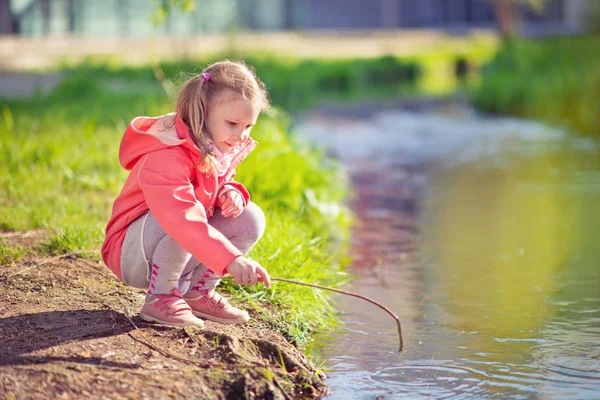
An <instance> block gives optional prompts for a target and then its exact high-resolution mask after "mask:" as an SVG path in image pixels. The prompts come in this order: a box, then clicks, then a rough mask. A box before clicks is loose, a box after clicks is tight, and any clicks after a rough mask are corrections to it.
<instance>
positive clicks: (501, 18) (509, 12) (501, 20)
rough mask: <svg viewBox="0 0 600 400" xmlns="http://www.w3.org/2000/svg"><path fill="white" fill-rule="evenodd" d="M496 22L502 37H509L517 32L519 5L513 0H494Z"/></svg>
mask: <svg viewBox="0 0 600 400" xmlns="http://www.w3.org/2000/svg"><path fill="white" fill-rule="evenodd" d="M494 8H495V10H496V23H497V24H498V29H499V30H500V33H501V34H502V37H504V38H505V39H509V38H511V37H513V36H515V35H516V34H517V33H518V28H519V7H518V4H517V2H516V1H515V0H494Z"/></svg>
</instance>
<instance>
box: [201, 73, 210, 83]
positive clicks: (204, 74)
mask: <svg viewBox="0 0 600 400" xmlns="http://www.w3.org/2000/svg"><path fill="white" fill-rule="evenodd" d="M202 77H204V82H208V81H209V79H210V74H209V73H208V72H203V73H202Z"/></svg>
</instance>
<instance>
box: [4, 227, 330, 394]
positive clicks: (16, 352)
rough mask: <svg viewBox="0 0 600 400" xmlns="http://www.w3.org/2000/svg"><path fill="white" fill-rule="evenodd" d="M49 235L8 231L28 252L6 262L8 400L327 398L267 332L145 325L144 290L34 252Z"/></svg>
mask: <svg viewBox="0 0 600 400" xmlns="http://www.w3.org/2000/svg"><path fill="white" fill-rule="evenodd" d="M43 236H44V233H43V232H27V233H7V232H4V233H0V239H1V240H3V241H5V242H8V243H14V244H15V245H16V244H18V245H20V246H25V247H26V248H28V253H27V255H26V256H24V257H23V258H22V259H20V260H19V261H17V262H12V263H9V264H5V265H1V266H0V398H3V399H81V398H85V399H124V398H132V399H133V398H135V399H145V398H148V399H169V398H177V399H188V398H189V399H253V398H257V399H301V398H318V397H321V396H322V395H323V394H325V387H324V385H323V383H322V381H323V379H324V378H325V377H324V375H323V374H322V373H320V372H319V370H318V369H317V368H316V367H315V365H313V364H312V363H311V362H310V361H309V360H308V359H307V358H306V357H305V356H304V355H303V354H302V352H301V351H300V350H299V349H297V348H296V347H294V346H293V345H291V344H290V343H288V342H287V341H286V340H285V338H284V337H283V336H282V335H281V334H279V333H277V332H273V331H270V330H268V329H266V328H265V326H264V325H265V324H264V323H262V324H261V321H260V317H259V316H258V315H256V313H254V314H253V313H252V311H251V310H250V314H251V316H252V320H251V322H250V323H249V324H248V325H245V326H227V325H222V324H217V323H212V322H210V321H206V326H205V328H204V329H203V330H198V329H194V328H186V329H181V328H167V327H159V326H156V325H153V324H149V323H145V322H143V321H142V320H141V319H140V318H139V317H138V316H137V313H138V311H139V309H140V308H141V306H142V303H143V299H144V291H142V290H138V289H134V288H129V287H126V286H124V285H122V284H121V283H120V282H119V281H118V280H117V279H116V278H115V277H114V276H113V275H112V274H111V273H110V271H109V270H108V269H107V268H106V267H104V266H103V265H102V264H101V263H100V262H98V261H92V260H89V259H82V258H77V257H75V256H73V255H63V256H47V255H44V254H40V253H39V252H37V251H35V248H36V245H37V244H39V242H40V241H41V240H42V237H43Z"/></svg>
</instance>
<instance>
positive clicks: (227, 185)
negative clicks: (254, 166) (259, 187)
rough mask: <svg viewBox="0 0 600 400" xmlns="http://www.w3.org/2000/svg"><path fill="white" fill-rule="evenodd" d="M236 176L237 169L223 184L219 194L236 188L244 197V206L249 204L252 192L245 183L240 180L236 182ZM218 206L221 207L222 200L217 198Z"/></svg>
mask: <svg viewBox="0 0 600 400" xmlns="http://www.w3.org/2000/svg"><path fill="white" fill-rule="evenodd" d="M234 176H235V170H234V171H233V174H231V175H230V177H229V178H228V181H227V182H225V184H224V185H223V187H222V188H221V191H220V192H219V196H220V195H221V194H223V193H225V192H228V191H230V190H235V191H237V192H238V193H239V194H240V195H241V196H242V198H243V199H244V207H246V206H247V205H248V203H249V202H250V193H249V192H248V189H246V188H245V187H244V185H242V184H241V183H239V182H236V181H234V180H233V177H234ZM215 205H216V206H217V207H221V205H222V204H221V202H220V201H219V200H218V199H217V203H216V204H215Z"/></svg>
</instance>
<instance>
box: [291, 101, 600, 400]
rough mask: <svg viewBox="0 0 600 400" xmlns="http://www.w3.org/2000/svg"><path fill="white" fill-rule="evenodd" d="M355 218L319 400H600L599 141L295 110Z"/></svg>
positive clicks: (405, 117)
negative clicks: (348, 190)
mask: <svg viewBox="0 0 600 400" xmlns="http://www.w3.org/2000/svg"><path fill="white" fill-rule="evenodd" d="M296 130H297V131H299V132H301V133H302V134H304V135H306V136H307V137H309V138H310V139H311V140H312V141H314V142H316V143H318V144H320V145H324V146H326V147H328V148H329V149H330V152H331V153H332V154H333V155H335V156H336V157H338V158H340V159H341V160H342V161H343V162H344V163H345V164H346V166H347V167H348V169H349V171H350V174H351V177H352V181H353V184H354V188H355V191H356V196H355V198H354V199H353V200H352V202H351V204H350V205H351V207H352V209H353V210H354V212H355V213H356V214H357V216H358V217H359V221H358V223H357V225H356V227H355V229H354V231H353V239H352V246H351V255H352V258H353V264H352V266H351V267H350V269H351V271H352V272H353V273H354V274H355V275H356V277H357V279H355V280H354V281H353V282H352V283H351V284H350V285H348V286H346V287H344V289H346V290H350V291H353V292H357V293H360V294H363V295H366V296H368V297H370V298H372V299H374V300H376V301H379V302H381V303H383V304H385V305H386V306H388V307H389V308H390V309H392V310H393V311H394V312H395V313H397V314H398V315H399V317H400V319H401V321H402V327H403V332H404V344H405V351H404V352H403V353H399V352H398V335H397V331H396V325H395V322H394V321H393V319H392V318H391V317H390V316H389V315H388V314H386V313H385V312H384V311H382V310H381V309H379V308H377V307H375V306H373V305H371V304H369V303H367V302H364V301H362V300H360V299H356V298H349V297H347V296H340V297H337V298H336V299H337V301H338V304H339V309H340V311H341V313H342V320H343V321H344V322H345V324H344V326H343V327H342V329H341V332H339V333H336V334H334V335H333V337H332V339H331V340H330V341H329V342H328V343H327V344H326V345H325V346H324V347H325V349H324V350H323V356H324V357H325V358H326V360H327V361H326V363H325V367H327V368H329V372H328V376H329V379H328V380H327V381H326V384H327V385H328V386H329V388H330V389H331V391H332V392H333V393H332V395H331V396H329V397H328V399H376V398H378V399H403V398H407V399H419V398H427V399H437V398H459V399H463V398H490V397H501V398H514V399H520V398H539V399H580V398H585V399H592V398H597V399H600V235H599V234H600V159H599V157H598V150H599V147H598V144H597V143H595V142H594V141H592V140H590V139H586V138H574V137H572V136H569V135H566V134H565V133H563V132H561V131H557V130H553V129H550V128H548V127H546V126H544V125H542V124H538V123H535V122H531V121H522V120H517V119H492V118H484V117H481V116H478V115H476V114H475V113H473V112H472V111H470V110H469V109H468V108H466V107H464V106H460V107H455V106H452V107H445V108H444V107H443V108H438V109H435V110H432V111H429V112H408V111H399V110H383V111H379V112H376V113H371V115H368V116H362V117H355V116H354V117H353V116H351V115H323V114H307V115H306V116H304V117H303V118H302V120H301V122H299V123H298V124H297V127H296Z"/></svg>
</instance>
